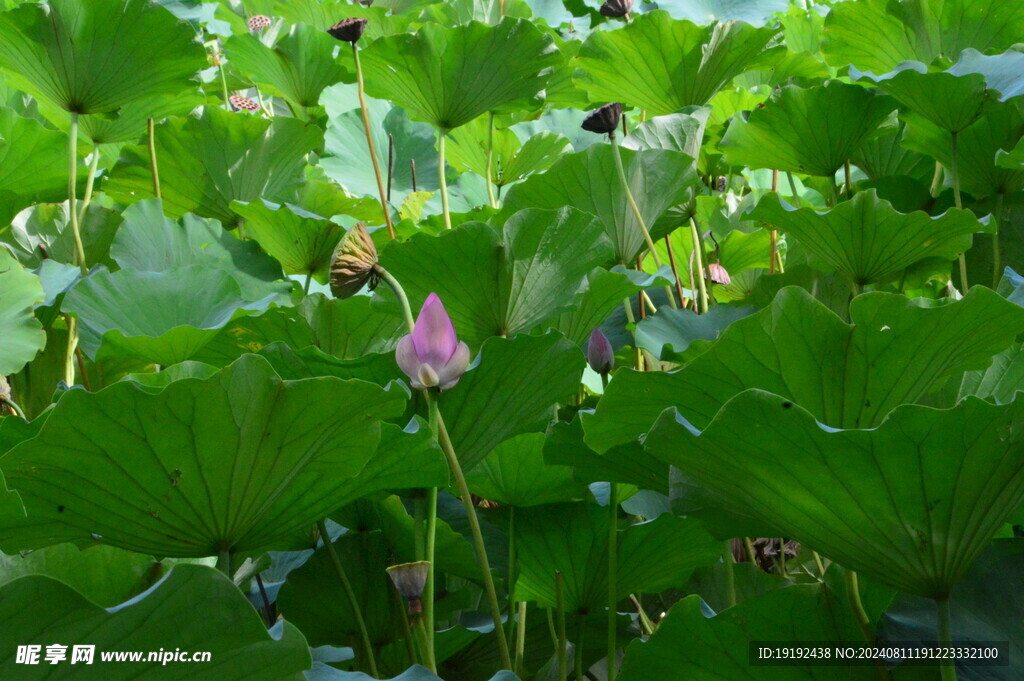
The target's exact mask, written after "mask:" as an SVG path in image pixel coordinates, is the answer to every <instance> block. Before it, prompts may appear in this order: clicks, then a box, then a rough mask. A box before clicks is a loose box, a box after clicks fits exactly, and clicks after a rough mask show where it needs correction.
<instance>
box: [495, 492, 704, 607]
mask: <svg viewBox="0 0 1024 681" xmlns="http://www.w3.org/2000/svg"><path fill="white" fill-rule="evenodd" d="M608 530H609V525H608V509H607V508H601V507H600V506H597V505H596V504H592V503H577V504H554V505H549V506H534V507H531V508H522V509H517V510H516V524H515V535H516V548H517V551H518V553H519V569H520V573H519V578H518V579H517V580H516V587H515V599H516V600H517V601H533V602H536V603H538V604H539V605H540V606H541V607H547V608H553V607H555V604H556V602H555V592H556V586H555V573H556V572H561V573H562V576H563V577H564V580H565V592H564V593H565V611H566V613H567V614H572V615H576V614H580V615H586V614H588V613H597V612H601V611H602V610H603V609H604V608H605V607H606V606H607V605H608ZM617 549H618V551H617V553H618V555H619V571H618V579H617V580H616V592H615V596H616V598H617V599H620V598H625V597H626V596H628V595H629V594H631V593H632V594H636V593H659V592H661V591H664V590H665V589H670V588H674V587H675V588H679V587H682V586H683V585H685V583H686V581H687V579H688V578H689V575H690V572H691V571H692V570H693V569H694V568H696V567H700V566H704V565H711V564H713V563H715V562H717V561H718V559H719V557H720V556H721V552H722V546H721V544H720V543H718V542H716V541H715V540H714V539H712V538H711V536H710V535H708V534H707V533H706V532H705V531H704V530H703V529H701V527H700V525H698V524H697V523H696V521H693V520H686V519H683V518H677V517H675V516H671V515H663V516H661V517H660V518H658V519H657V520H652V521H650V522H646V523H640V524H637V525H632V526H631V527H628V528H626V529H625V530H621V531H620V532H619V538H618V542H617ZM655 556H657V557H655Z"/></svg>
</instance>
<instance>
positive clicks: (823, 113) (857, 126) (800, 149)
mask: <svg viewBox="0 0 1024 681" xmlns="http://www.w3.org/2000/svg"><path fill="white" fill-rule="evenodd" d="M894 108H896V104H895V102H894V101H893V99H892V98H891V97H887V96H885V95H877V94H875V93H873V92H872V91H870V90H867V89H866V88H863V87H860V86H858V85H848V84H846V83H842V82H840V81H829V82H827V83H825V84H824V85H816V86H814V87H810V88H807V89H801V88H798V87H796V86H794V85H787V86H785V87H783V88H781V90H779V91H778V92H776V93H775V94H773V95H772V98H771V99H770V100H769V101H768V102H767V103H766V104H765V106H764V107H763V108H759V109H755V110H754V111H752V112H750V114H749V116H746V117H743V116H742V115H741V116H737V117H735V118H733V120H732V123H731V124H730V125H729V129H728V130H727V131H726V133H725V137H723V138H722V141H721V143H720V144H719V146H720V147H721V149H722V151H724V152H725V153H726V155H727V156H728V157H729V161H730V162H731V163H732V164H733V165H738V164H744V165H749V166H751V167H752V168H774V169H777V170H781V171H787V172H793V173H803V174H806V175H819V176H823V177H831V176H832V175H834V174H835V172H836V171H837V170H839V168H841V167H842V166H843V164H844V163H846V162H847V161H848V160H850V156H851V155H852V154H853V153H854V151H856V149H857V147H859V146H860V144H861V142H863V141H864V140H865V139H867V138H868V136H869V135H871V133H873V132H874V131H875V129H876V128H877V127H878V126H879V124H881V123H882V121H883V120H885V118H886V116H888V115H889V114H890V113H891V112H892V110H893V109H894Z"/></svg>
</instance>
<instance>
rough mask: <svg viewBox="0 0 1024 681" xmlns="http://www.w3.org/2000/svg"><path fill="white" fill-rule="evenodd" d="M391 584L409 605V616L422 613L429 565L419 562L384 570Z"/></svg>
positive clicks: (422, 561)
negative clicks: (422, 599)
mask: <svg viewBox="0 0 1024 681" xmlns="http://www.w3.org/2000/svg"><path fill="white" fill-rule="evenodd" d="M386 569H387V572H388V576H389V577H391V582H392V583H393V584H394V585H395V588H396V589H397V590H398V593H400V594H401V595H402V598H404V599H405V600H406V601H408V603H409V614H410V615H416V614H418V613H421V612H423V603H422V602H421V601H420V598H422V597H423V589H424V588H425V587H426V585H427V575H428V573H429V572H430V563H429V562H427V561H425V560H421V561H417V562H415V563H402V564H401V565H392V566H391V567H389V568H386Z"/></svg>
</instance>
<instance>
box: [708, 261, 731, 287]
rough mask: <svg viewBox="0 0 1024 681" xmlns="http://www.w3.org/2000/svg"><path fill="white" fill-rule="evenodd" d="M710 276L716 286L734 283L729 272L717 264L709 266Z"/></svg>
mask: <svg viewBox="0 0 1024 681" xmlns="http://www.w3.org/2000/svg"><path fill="white" fill-rule="evenodd" d="M708 276H709V277H711V281H713V282H715V283H716V284H723V285H728V284H731V283H732V277H730V276H729V272H728V271H727V270H726V269H725V268H724V267H722V266H721V265H719V264H718V263H717V262H713V263H711V264H710V265H708Z"/></svg>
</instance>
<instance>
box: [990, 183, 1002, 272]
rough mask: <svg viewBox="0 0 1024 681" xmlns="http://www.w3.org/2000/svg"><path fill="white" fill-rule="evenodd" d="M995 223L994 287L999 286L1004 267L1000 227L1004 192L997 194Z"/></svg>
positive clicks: (993, 245)
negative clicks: (1000, 243) (1000, 244)
mask: <svg viewBox="0 0 1024 681" xmlns="http://www.w3.org/2000/svg"><path fill="white" fill-rule="evenodd" d="M994 222H995V225H993V227H994V229H993V231H992V288H997V287H998V286H999V279H1000V278H1001V276H1002V273H1001V272H1000V270H1001V269H1003V256H1002V249H1001V248H1000V246H999V229H1000V228H1001V227H1002V226H1003V193H1002V192H999V193H998V194H996V214H995V218H994Z"/></svg>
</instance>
